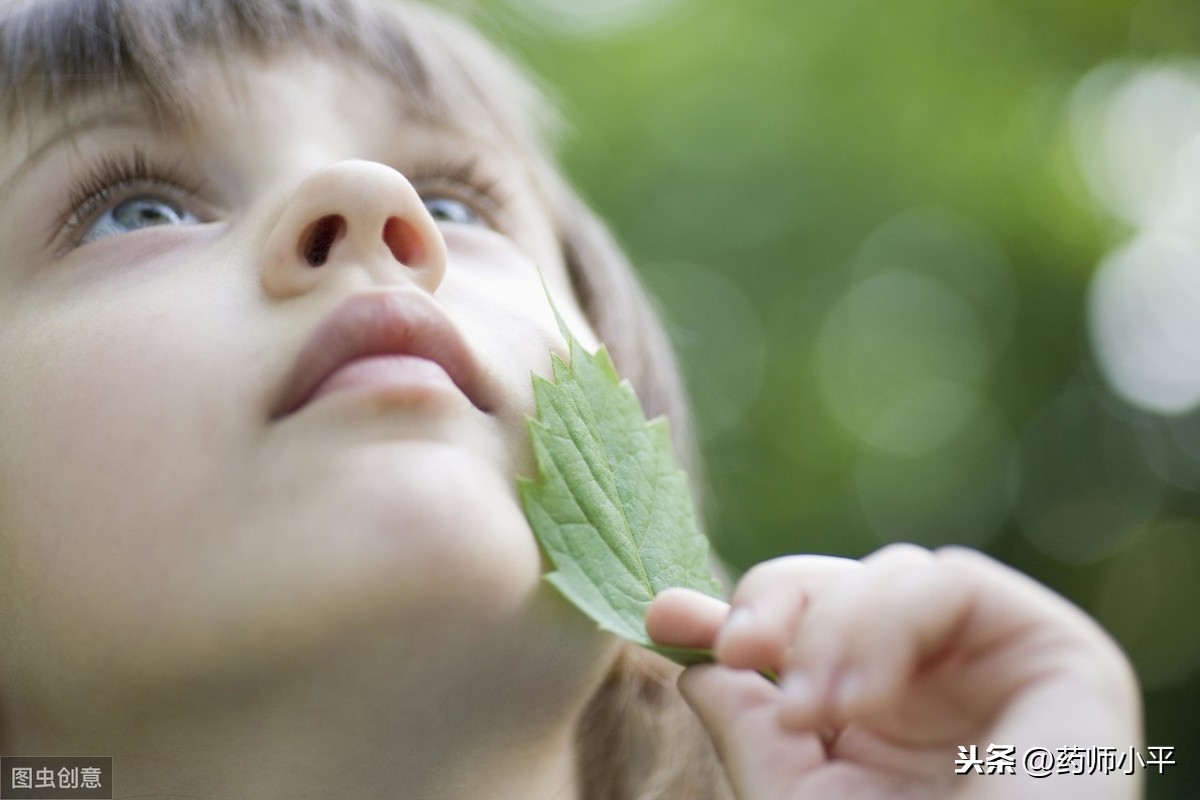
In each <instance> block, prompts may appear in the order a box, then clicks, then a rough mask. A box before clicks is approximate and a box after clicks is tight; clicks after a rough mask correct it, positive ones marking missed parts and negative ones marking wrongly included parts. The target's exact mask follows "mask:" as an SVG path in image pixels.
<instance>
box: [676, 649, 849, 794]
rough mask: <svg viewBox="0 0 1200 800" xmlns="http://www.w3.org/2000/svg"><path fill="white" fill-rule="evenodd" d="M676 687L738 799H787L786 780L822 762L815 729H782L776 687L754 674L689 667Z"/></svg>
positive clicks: (822, 752) (713, 666)
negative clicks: (722, 765)
mask: <svg viewBox="0 0 1200 800" xmlns="http://www.w3.org/2000/svg"><path fill="white" fill-rule="evenodd" d="M679 691H680V693H681V694H682V695H683V697H684V699H685V700H687V702H688V705H690V706H691V707H692V710H693V711H695V712H696V714H697V715H698V716H699V717H700V721H701V722H702V723H703V725H704V727H705V729H706V730H707V731H708V734H709V737H710V738H711V739H712V742H713V746H714V748H715V749H716V751H717V755H718V756H719V757H720V759H721V762H722V763H723V764H724V765H725V771H726V773H727V774H728V776H729V780H730V784H731V785H732V786H733V787H734V791H735V794H736V795H737V796H738V797H739V798H743V799H744V800H749V799H750V798H755V800H757V799H758V798H775V797H790V796H791V792H789V785H788V784H789V783H791V782H793V781H795V780H796V779H797V778H798V777H799V776H801V775H803V774H804V773H805V772H807V771H808V770H811V769H813V768H815V767H817V766H820V765H821V764H823V763H824V762H825V758H826V757H825V748H824V745H823V744H822V743H821V739H820V737H819V736H818V735H817V734H816V733H814V732H812V731H794V730H786V729H784V728H782V727H780V725H779V714H778V698H779V690H778V689H777V688H776V687H774V686H772V685H771V684H770V683H768V682H767V681H765V680H763V679H762V678H761V677H760V676H758V675H756V674H754V673H752V672H746V671H744V670H735V669H730V668H728V667H723V666H721V665H719V664H702V665H698V666H693V667H688V668H687V669H686V670H684V672H683V674H682V675H681V676H680V678H679Z"/></svg>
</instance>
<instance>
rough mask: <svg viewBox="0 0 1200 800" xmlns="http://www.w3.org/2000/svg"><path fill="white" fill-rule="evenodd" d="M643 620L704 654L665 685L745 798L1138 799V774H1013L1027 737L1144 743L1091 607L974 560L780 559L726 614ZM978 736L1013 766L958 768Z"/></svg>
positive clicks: (681, 603)
mask: <svg viewBox="0 0 1200 800" xmlns="http://www.w3.org/2000/svg"><path fill="white" fill-rule="evenodd" d="M646 628H647V630H648V632H649V633H650V636H651V637H652V638H653V639H654V640H655V641H656V642H658V643H660V644H662V645H668V646H678V647H704V648H712V649H713V650H714V651H715V655H716V660H717V664H705V665H700V666H694V667H690V668H688V669H687V670H685V672H684V673H683V675H682V677H681V678H680V680H679V688H680V690H681V691H682V693H683V695H684V697H686V698H687V701H688V702H689V703H690V704H691V706H692V707H693V709H695V711H696V712H697V713H698V714H699V716H700V718H701V720H702V721H703V723H704V725H705V727H706V728H707V729H708V731H709V733H710V734H711V735H712V738H713V741H714V743H715V745H716V748H717V750H718V752H719V753H720V756H721V758H722V760H723V761H724V763H725V767H726V770H727V773H728V775H729V779H730V782H731V784H732V786H733V787H734V790H735V793H736V794H737V796H738V797H739V798H740V799H741V800H784V798H788V799H789V800H790V799H791V798H810V797H811V798H836V800H859V799H860V798H880V800H883V799H884V798H887V799H888V800H892V799H893V798H922V800H937V799H938V798H972V799H973V798H1022V800H1024V798H1040V797H1046V798H1051V797H1053V798H1056V799H1057V798H1088V800H1094V799H1099V798H1103V799H1105V800H1108V799H1110V798H1111V799H1112V800H1116V799H1117V798H1122V799H1123V798H1134V797H1138V796H1140V791H1141V789H1140V786H1141V779H1140V775H1135V776H1134V777H1127V776H1125V775H1124V774H1121V773H1120V772H1119V771H1115V770H1109V773H1110V774H1107V775H1105V774H1101V773H1100V771H1099V770H1096V771H1095V772H1096V774H1094V775H1092V776H1087V775H1086V774H1085V775H1084V776H1080V775H1072V774H1054V775H1051V776H1050V777H1047V778H1044V779H1037V778H1032V777H1030V776H1029V775H1028V774H1027V773H1026V770H1025V768H1024V764H1023V763H1022V762H1023V756H1024V754H1025V753H1026V752H1027V751H1028V750H1030V749H1032V748H1046V749H1047V750H1049V752H1050V753H1054V752H1055V750H1056V748H1059V747H1064V746H1077V747H1080V748H1096V747H1109V748H1116V750H1117V752H1118V753H1121V752H1122V751H1123V752H1124V753H1125V754H1128V752H1129V748H1130V746H1135V745H1136V746H1138V747H1139V748H1140V745H1141V723H1140V719H1141V710H1140V703H1139V694H1138V688H1137V684H1136V681H1135V679H1134V677H1133V673H1132V670H1131V668H1130V666H1129V664H1128V662H1127V661H1126V659H1125V657H1124V656H1123V655H1122V653H1121V652H1120V650H1119V649H1118V648H1117V647H1116V645H1115V644H1114V643H1113V642H1112V640H1111V639H1110V638H1109V637H1108V636H1107V635H1106V634H1105V633H1104V631H1103V630H1101V628H1100V627H1099V626H1098V625H1097V624H1096V623H1095V622H1093V621H1092V620H1091V619H1090V618H1089V617H1088V616H1086V615H1085V614H1084V613H1083V612H1082V611H1080V610H1079V609H1078V608H1076V607H1075V606H1073V605H1071V604H1070V603H1069V602H1067V601H1066V600H1064V599H1063V598H1062V597H1060V596H1058V595H1056V594H1054V593H1053V592H1051V591H1050V590H1048V589H1046V588H1045V587H1043V586H1041V585H1040V584H1038V583H1036V582H1034V581H1033V580H1032V579H1030V578H1027V577H1026V576H1024V575H1021V574H1020V573H1017V572H1015V571H1013V570H1011V569H1009V568H1008V567H1005V566H1003V565H1002V564H1000V563H999V562H996V561H994V560H992V559H990V558H988V557H986V556H984V555H982V554H980V553H977V552H974V551H971V550H964V549H957V548H956V549H946V550H939V551H937V552H929V551H927V550H924V549H921V548H918V547H914V546H910V545H896V546H892V547H887V548H884V549H883V550H880V551H878V552H876V553H874V554H872V555H870V556H868V557H867V558H865V559H863V560H862V561H861V562H856V561H850V560H845V559H837V558H827V557H821V556H792V557H787V558H779V559H775V560H772V561H768V562H765V563H763V564H760V565H758V566H757V567H755V568H754V569H752V570H751V571H750V572H748V573H747V574H746V575H745V577H744V578H743V579H742V581H741V582H740V583H739V584H738V586H737V590H736V591H735V593H734V596H733V604H732V611H731V607H730V606H727V605H726V604H725V603H722V602H720V601H718V600H714V599H712V598H709V597H705V596H704V595H700V594H698V593H695V592H690V591H686V590H682V589H673V590H670V591H668V592H664V593H663V594H662V595H660V596H659V597H657V598H656V599H655V601H654V603H653V604H652V605H651V607H650V610H649V613H648V614H647V616H646ZM755 670H757V671H763V672H766V671H770V672H774V673H776V674H777V675H779V676H780V679H781V686H780V687H776V686H774V685H772V684H771V683H770V682H768V681H767V680H766V679H764V678H763V677H762V676H761V675H759V674H757V673H756V672H755ZM991 744H996V745H1002V746H1005V745H1006V746H1012V747H1014V748H1015V749H1014V751H1013V753H1014V757H1015V758H1014V761H1015V769H1014V770H1013V773H1014V774H975V772H974V770H972V771H971V773H970V774H966V775H956V774H955V769H956V759H958V758H960V753H959V747H960V746H965V747H967V750H968V752H969V751H970V746H971V745H977V751H978V757H979V758H980V759H981V760H982V761H984V762H985V763H986V762H987V760H988V756H987V748H988V746H989V745H991ZM1124 771H1129V770H1128V769H1125V770H1124ZM1137 771H1138V772H1140V770H1137ZM1085 772H1086V770H1085Z"/></svg>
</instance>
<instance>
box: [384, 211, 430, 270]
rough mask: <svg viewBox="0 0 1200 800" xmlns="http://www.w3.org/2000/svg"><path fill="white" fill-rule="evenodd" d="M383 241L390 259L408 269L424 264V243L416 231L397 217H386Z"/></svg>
mask: <svg viewBox="0 0 1200 800" xmlns="http://www.w3.org/2000/svg"><path fill="white" fill-rule="evenodd" d="M383 241H384V242H385V243H386V244H387V246H388V249H389V250H391V251H392V258H394V259H396V260H397V261H399V262H400V263H401V264H404V265H406V266H409V267H416V266H419V265H421V264H423V263H425V243H424V242H423V241H422V240H421V235H420V234H419V233H417V229H416V228H414V227H413V226H412V225H410V224H409V223H407V222H405V221H404V220H402V219H400V218H399V217H388V220H387V222H385V223H384V224H383Z"/></svg>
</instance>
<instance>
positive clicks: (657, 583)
mask: <svg viewBox="0 0 1200 800" xmlns="http://www.w3.org/2000/svg"><path fill="white" fill-rule="evenodd" d="M556 315H557V312H556ZM559 327H560V329H562V331H563V334H564V336H565V337H566V338H567V341H568V342H569V343H570V359H571V360H570V364H569V365H568V364H565V363H563V361H562V359H561V358H559V357H558V356H557V355H552V356H551V365H552V368H553V375H554V380H553V382H551V381H548V380H546V379H544V378H541V377H539V376H536V375H535V376H534V377H533V391H534V396H535V398H536V401H537V419H530V420H529V421H528V424H529V433H530V435H531V437H532V439H533V452H534V456H535V458H536V459H537V467H538V476H537V480H529V479H527V478H518V479H517V482H518V486H519V490H520V496H521V503H522V505H523V506H524V509H525V515H526V517H528V519H529V523H530V525H531V526H532V528H533V531H534V534H535V535H536V536H537V539H538V542H539V543H540V544H541V546H542V549H543V550H544V551H545V553H546V555H547V556H548V557H549V559H550V561H551V562H552V563H553V565H554V569H553V571H551V572H550V573H549V574H548V575H547V576H546V578H547V580H549V581H550V583H552V584H553V585H554V586H555V587H557V589H558V590H559V591H560V592H561V593H562V594H563V595H564V596H565V597H566V598H567V599H568V600H570V601H571V602H572V603H574V604H575V606H577V607H578V608H579V609H580V610H581V611H583V613H585V614H586V615H588V616H589V617H591V618H592V619H593V620H594V621H595V622H596V624H597V625H599V626H600V627H601V628H602V629H603V630H606V631H609V632H610V633H614V634H616V635H617V636H620V637H622V638H624V639H627V640H629V641H631V642H636V643H637V644H640V645H642V646H644V647H648V648H650V649H653V650H655V651H657V652H659V653H662V654H663V655H666V656H667V657H669V658H672V659H673V660H675V661H677V662H679V663H682V664H688V663H694V662H697V661H708V660H711V655H710V654H709V653H708V652H707V651H693V650H678V649H670V648H662V647H658V646H657V645H655V644H653V643H652V642H651V641H650V638H649V637H648V636H647V635H646V628H645V624H644V619H645V616H646V608H647V606H648V605H649V604H650V601H651V600H652V599H653V598H654V596H655V595H656V594H658V592H660V591H662V590H663V589H666V588H669V587H672V586H684V587H688V588H691V589H697V590H699V591H701V592H705V593H706V594H710V595H712V596H714V597H719V596H720V594H721V586H720V584H719V583H718V582H717V580H716V579H715V578H714V577H713V575H712V572H711V567H710V562H709V552H708V540H707V539H705V537H704V535H703V534H701V533H700V530H699V527H698V526H697V524H696V517H695V510H694V507H693V505H692V499H691V493H690V492H689V489H688V481H687V476H686V474H685V473H684V472H683V471H682V470H681V469H680V468H679V467H678V466H677V465H676V463H675V460H674V456H673V452H672V449H671V439H670V432H669V429H668V427H667V421H666V419H665V418H663V417H659V418H657V419H655V420H653V421H651V422H647V421H646V418H645V415H644V414H643V413H642V409H641V405H640V404H639V403H638V399H637V396H636V395H635V394H634V392H633V388H632V387H631V386H630V384H629V382H628V381H622V380H620V379H619V377H618V376H617V371H616V369H615V368H614V367H613V363H612V360H611V359H610V358H609V355H608V351H607V350H606V349H605V348H604V347H600V349H599V350H597V352H596V353H595V354H594V355H593V354H590V353H588V352H587V351H586V350H584V348H583V347H582V346H580V344H579V342H578V341H576V340H575V338H574V337H573V336H571V334H570V332H569V331H568V330H567V329H566V326H565V325H564V323H563V322H562V319H561V318H560V319H559Z"/></svg>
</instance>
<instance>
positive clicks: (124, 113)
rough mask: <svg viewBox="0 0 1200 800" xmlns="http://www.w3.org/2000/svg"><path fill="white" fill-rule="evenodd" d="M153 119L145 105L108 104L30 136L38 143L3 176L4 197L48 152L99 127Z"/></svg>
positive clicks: (0, 190)
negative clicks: (44, 132)
mask: <svg viewBox="0 0 1200 800" xmlns="http://www.w3.org/2000/svg"><path fill="white" fill-rule="evenodd" d="M150 120H151V117H150V116H149V114H148V113H147V110H146V109H145V108H144V107H143V106H142V105H140V104H128V103H123V104H120V105H118V106H115V107H114V106H112V105H107V106H105V107H103V108H99V109H96V110H95V111H93V112H91V113H87V114H84V115H82V116H79V117H71V118H64V120H63V122H62V124H60V125H59V126H57V127H56V128H54V129H52V130H51V131H50V132H49V133H47V134H45V135H44V136H37V135H36V134H35V135H33V136H31V137H30V138H31V139H32V140H33V141H34V142H36V144H34V145H33V146H32V149H30V150H29V152H28V154H27V155H26V156H25V157H24V158H22V159H21V160H20V161H19V162H18V163H17V164H16V165H15V167H14V168H13V169H12V170H11V171H10V172H8V174H6V175H0V197H5V196H7V195H8V194H9V190H10V187H11V186H12V185H13V184H14V183H16V182H17V180H18V179H20V177H21V176H22V175H23V174H24V173H25V172H27V171H28V170H30V169H32V168H33V167H34V166H35V165H36V164H37V163H38V162H40V161H41V160H42V159H44V158H45V157H46V155H47V154H48V153H50V152H52V151H53V150H55V149H56V148H57V147H58V146H59V145H61V144H62V143H63V142H66V141H69V140H70V139H72V138H74V137H75V136H78V135H79V134H80V133H83V132H85V131H88V130H95V129H97V128H118V127H126V128H145V127H146V125H147V124H149V123H150Z"/></svg>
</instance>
